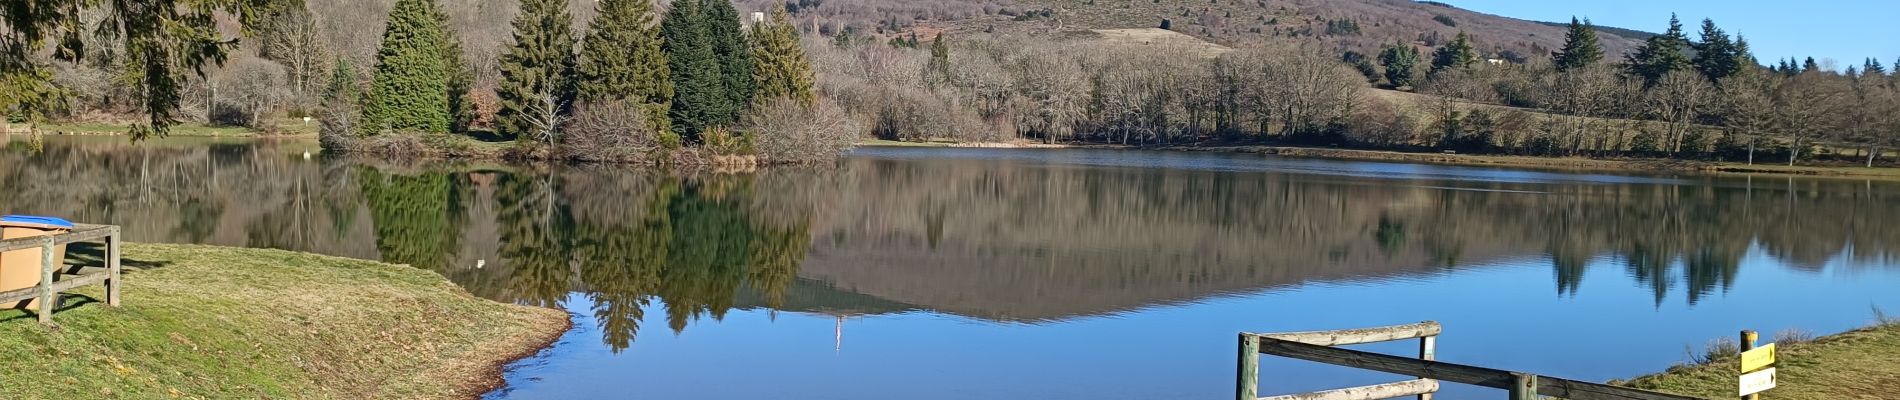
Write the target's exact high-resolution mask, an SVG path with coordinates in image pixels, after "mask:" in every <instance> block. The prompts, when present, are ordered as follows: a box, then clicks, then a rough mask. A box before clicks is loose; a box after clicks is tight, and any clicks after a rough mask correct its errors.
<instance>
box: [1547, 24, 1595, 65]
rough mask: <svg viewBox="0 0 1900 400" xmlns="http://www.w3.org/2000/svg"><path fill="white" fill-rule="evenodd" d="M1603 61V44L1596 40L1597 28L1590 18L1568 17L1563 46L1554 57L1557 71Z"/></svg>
mask: <svg viewBox="0 0 1900 400" xmlns="http://www.w3.org/2000/svg"><path fill="white" fill-rule="evenodd" d="M1601 61H1603V44H1602V43H1601V42H1599V41H1598V40H1597V28H1596V26H1595V25H1591V24H1590V20H1588V19H1585V20H1582V21H1578V20H1577V17H1570V32H1569V33H1566V34H1564V48H1563V50H1560V51H1559V52H1558V53H1557V55H1556V57H1555V64H1557V70H1558V71H1569V70H1571V69H1574V68H1581V67H1586V66H1589V65H1591V64H1596V63H1598V62H1601Z"/></svg>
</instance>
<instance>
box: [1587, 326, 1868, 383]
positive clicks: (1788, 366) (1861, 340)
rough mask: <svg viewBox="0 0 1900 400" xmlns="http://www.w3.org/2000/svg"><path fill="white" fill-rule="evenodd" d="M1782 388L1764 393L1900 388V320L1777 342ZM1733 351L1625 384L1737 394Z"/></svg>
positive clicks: (1736, 369) (1737, 374) (1778, 370)
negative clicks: (1898, 321)
mask: <svg viewBox="0 0 1900 400" xmlns="http://www.w3.org/2000/svg"><path fill="white" fill-rule="evenodd" d="M1775 346H1776V347H1777V351H1778V352H1779V353H1780V354H1778V358H1779V360H1778V361H1779V362H1778V363H1777V364H1776V365H1775V368H1776V375H1777V377H1778V378H1779V379H1778V381H1779V382H1777V383H1778V387H1777V388H1775V389H1774V390H1770V391H1768V392H1767V393H1766V394H1764V395H1763V397H1764V398H1771V399H1788V400H1808V399H1812V400H1835V399H1884V398H1891V396H1893V393H1894V392H1893V390H1894V388H1897V387H1900V324H1885V325H1881V326H1876V327H1871V328H1865V329H1860V330H1855V331H1851V332H1846V333H1842V334H1838V335H1833V336H1827V337H1823V338H1820V339H1818V340H1814V341H1811V342H1802V343H1794V344H1788V343H1778V344H1776V345H1775ZM1737 362H1738V361H1737V360H1736V358H1735V356H1734V355H1733V354H1729V355H1724V356H1719V357H1715V358H1714V359H1712V360H1710V361H1709V362H1708V363H1704V364H1701V365H1692V366H1679V367H1675V368H1671V369H1670V370H1669V371H1668V372H1664V373H1661V374H1656V375H1651V376H1645V377H1641V378H1637V379H1635V380H1632V381H1629V382H1625V383H1623V385H1625V386H1630V387H1635V388H1640V389H1649V390H1658V391H1664V392H1670V393H1678V394H1684V395H1691V396H1700V397H1705V398H1711V399H1720V398H1735V393H1736V392H1735V385H1736V379H1737V377H1738V376H1739V375H1740V371H1738V368H1737V364H1736V363H1737Z"/></svg>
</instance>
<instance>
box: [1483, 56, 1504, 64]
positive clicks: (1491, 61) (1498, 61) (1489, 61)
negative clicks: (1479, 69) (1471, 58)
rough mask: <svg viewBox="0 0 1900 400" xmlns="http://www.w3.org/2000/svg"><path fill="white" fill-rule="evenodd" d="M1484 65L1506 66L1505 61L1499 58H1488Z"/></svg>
mask: <svg viewBox="0 0 1900 400" xmlns="http://www.w3.org/2000/svg"><path fill="white" fill-rule="evenodd" d="M1484 63H1485V64H1491V65H1504V60H1503V59H1499V58H1486V59H1484Z"/></svg>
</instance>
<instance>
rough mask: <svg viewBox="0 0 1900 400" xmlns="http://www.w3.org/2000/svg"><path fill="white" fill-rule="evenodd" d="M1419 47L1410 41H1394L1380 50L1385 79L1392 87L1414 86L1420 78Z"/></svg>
mask: <svg viewBox="0 0 1900 400" xmlns="http://www.w3.org/2000/svg"><path fill="white" fill-rule="evenodd" d="M1418 58H1419V55H1418V49H1417V48H1414V47H1412V45H1411V44H1409V43H1393V44H1392V45H1391V46H1386V48H1385V49H1384V50H1381V51H1379V64H1381V65H1384V66H1385V80H1386V81H1387V82H1391V83H1392V87H1406V86H1412V84H1414V83H1416V81H1417V80H1418V61H1419V59H1418Z"/></svg>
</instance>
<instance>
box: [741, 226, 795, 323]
mask: <svg viewBox="0 0 1900 400" xmlns="http://www.w3.org/2000/svg"><path fill="white" fill-rule="evenodd" d="M756 232H757V233H756V234H754V235H753V241H752V246H751V250H752V253H751V260H750V261H749V262H748V264H750V267H751V270H750V271H748V272H747V274H746V286H748V287H751V288H752V289H753V290H757V291H759V293H760V294H762V295H764V296H765V301H766V305H767V306H770V307H774V308H776V307H779V306H781V305H783V304H784V303H783V302H784V300H785V290H786V289H789V288H791V286H792V281H793V280H795V279H798V265H799V264H801V263H804V262H805V252H806V250H809V249H810V248H811V224H810V223H809V222H807V223H801V224H799V225H797V226H793V227H790V228H784V229H777V228H763V227H762V228H758V230H757V231H756Z"/></svg>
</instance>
